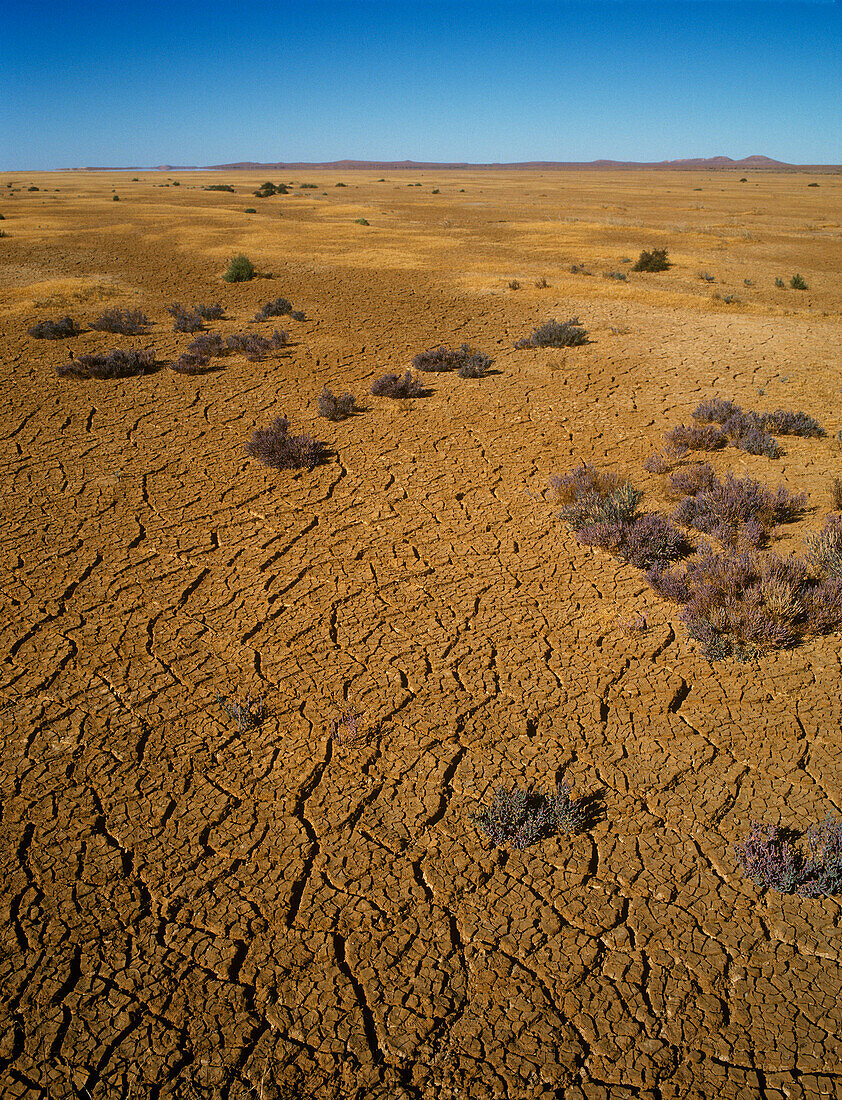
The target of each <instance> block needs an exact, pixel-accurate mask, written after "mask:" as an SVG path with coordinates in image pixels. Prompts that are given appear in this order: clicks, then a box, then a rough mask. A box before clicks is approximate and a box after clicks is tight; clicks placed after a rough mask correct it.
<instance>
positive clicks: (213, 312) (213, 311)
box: [193, 302, 225, 321]
mask: <svg viewBox="0 0 842 1100" xmlns="http://www.w3.org/2000/svg"><path fill="white" fill-rule="evenodd" d="M193 312H194V313H198V315H199V316H200V317H201V318H202V320H203V321H221V320H222V319H223V318H224V317H225V308H224V306H222V305H220V304H219V302H217V303H216V304H215V305H212V306H204V305H197V306H193Z"/></svg>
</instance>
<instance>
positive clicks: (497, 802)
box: [474, 783, 588, 848]
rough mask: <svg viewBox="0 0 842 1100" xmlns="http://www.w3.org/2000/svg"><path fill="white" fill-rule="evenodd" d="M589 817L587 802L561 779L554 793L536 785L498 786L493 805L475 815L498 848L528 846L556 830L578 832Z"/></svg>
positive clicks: (585, 824)
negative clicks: (577, 797) (576, 797)
mask: <svg viewBox="0 0 842 1100" xmlns="http://www.w3.org/2000/svg"><path fill="white" fill-rule="evenodd" d="M587 819H588V814H587V811H586V809H585V806H584V804H583V802H582V801H574V800H573V799H572V798H571V797H570V787H569V785H568V784H567V783H560V784H559V785H558V786H557V787H556V789H555V793H553V794H543V793H542V792H541V791H540V790H537V789H535V788H532V787H529V788H527V790H525V791H520V790H517V789H516V788H514V789H509V788H508V787H498V788H497V789H496V790H495V792H494V796H493V799H492V803H491V806H488V807H485V808H484V809H483V810H482V812H481V813H479V814H476V815H475V816H474V821H475V822H476V825H477V827H478V828H479V829H480V830H481V832H483V833H484V834H485V836H486V837H488V839H489V840H490V841H491V843H492V844H493V845H494V846H495V847H496V848H503V847H512V848H527V847H529V845H530V844H534V843H535V841H537V840H542V839H543V838H545V837H549V836H554V835H555V834H556V833H560V832H562V833H578V832H581V830H582V829H584V828H585V827H586V826H587V823H588V820H587Z"/></svg>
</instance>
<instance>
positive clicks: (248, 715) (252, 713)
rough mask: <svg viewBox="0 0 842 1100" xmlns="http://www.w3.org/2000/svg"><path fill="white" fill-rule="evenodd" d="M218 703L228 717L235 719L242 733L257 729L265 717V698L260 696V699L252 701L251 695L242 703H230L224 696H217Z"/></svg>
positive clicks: (235, 701)
mask: <svg viewBox="0 0 842 1100" xmlns="http://www.w3.org/2000/svg"><path fill="white" fill-rule="evenodd" d="M216 701H217V703H218V704H219V705H220V706H221V707H222V709H223V711H224V712H225V713H226V714H227V715H228V717H229V718H233V719H234V721H235V722H236V723H237V727H238V729H239V732H240V733H243V732H245V731H246V730H253V729H257V727H258V726H259V725H260V724H261V722H262V721H263V719H264V717H265V713H266V712H265V708H264V706H263V696H260V698H259V699H252V697H251V696H250V695H247V696H246V698H245V701H244V702H242V703H241V702H239V700H237V699H235V700H233V701H229V700H228V699H226V698H225V697H224V696H223V695H217V697H216Z"/></svg>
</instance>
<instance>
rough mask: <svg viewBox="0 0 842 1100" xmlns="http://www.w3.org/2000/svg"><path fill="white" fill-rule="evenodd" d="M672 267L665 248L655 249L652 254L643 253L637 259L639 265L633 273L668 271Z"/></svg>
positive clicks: (635, 266)
mask: <svg viewBox="0 0 842 1100" xmlns="http://www.w3.org/2000/svg"><path fill="white" fill-rule="evenodd" d="M669 267H670V262H669V260H668V259H667V250H666V249H665V248H653V249H652V251H651V252H646V251H643V252H641V253H640V255H639V256H638V258H637V263H636V264H635V265H634V267H633V268H632V271H666V270H667V268H669Z"/></svg>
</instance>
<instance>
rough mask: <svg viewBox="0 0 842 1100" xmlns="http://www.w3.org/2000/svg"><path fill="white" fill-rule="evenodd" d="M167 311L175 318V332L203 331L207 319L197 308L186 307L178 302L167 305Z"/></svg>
mask: <svg viewBox="0 0 842 1100" xmlns="http://www.w3.org/2000/svg"><path fill="white" fill-rule="evenodd" d="M167 313H169V315H170V316H171V317H172V319H173V322H174V324H173V332H203V331H204V328H205V321H204V318H203V317H202V315H201V313H199V311H198V310H197V309H185V308H184V306H182V305H179V303H178V302H173V304H172V305H171V306H167Z"/></svg>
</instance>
